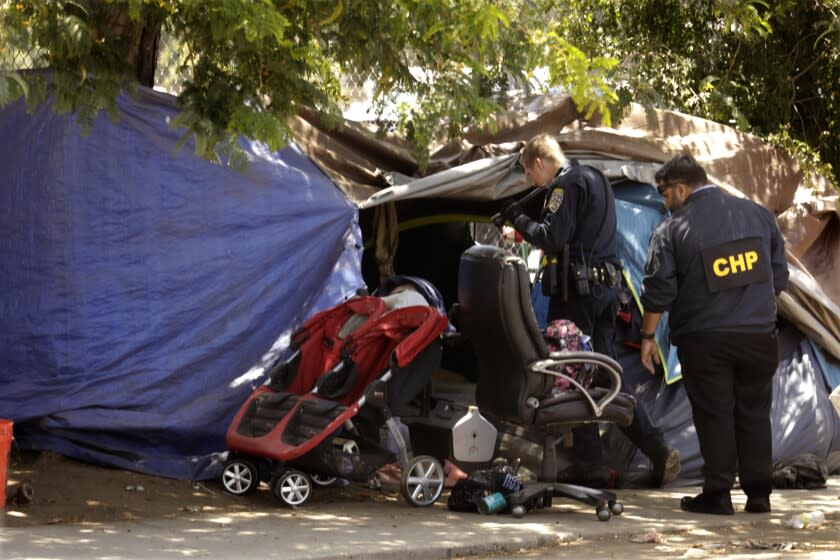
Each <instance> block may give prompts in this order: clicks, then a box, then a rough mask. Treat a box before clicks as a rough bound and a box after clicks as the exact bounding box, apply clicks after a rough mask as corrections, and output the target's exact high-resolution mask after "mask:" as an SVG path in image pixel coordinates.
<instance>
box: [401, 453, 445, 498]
mask: <svg viewBox="0 0 840 560" xmlns="http://www.w3.org/2000/svg"><path fill="white" fill-rule="evenodd" d="M443 482H444V477H443V467H441V466H440V461H438V460H437V459H435V458H434V457H429V456H428V455H420V456H418V457H415V458H414V459H412V460H410V461H409V462H408V466H407V467H405V468H404V469H403V472H402V477H401V480H400V492H402V496H403V498H405V501H406V502H408V503H409V504H411V505H413V506H415V507H428V506H430V505H432V504H433V503H435V502H436V501H437V499H438V498H439V497H440V494H441V492H443Z"/></svg>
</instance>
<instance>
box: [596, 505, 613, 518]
mask: <svg viewBox="0 0 840 560" xmlns="http://www.w3.org/2000/svg"><path fill="white" fill-rule="evenodd" d="M595 515H597V516H598V521H609V520H610V517H612V514H611V513H610V510H609V509H608V508H607V507H606V506H599V507H598V508H597V509H595Z"/></svg>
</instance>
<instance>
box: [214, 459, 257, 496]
mask: <svg viewBox="0 0 840 560" xmlns="http://www.w3.org/2000/svg"><path fill="white" fill-rule="evenodd" d="M259 485H260V479H259V474H258V473H257V467H255V466H254V464H253V463H251V462H250V461H246V460H243V459H231V460H229V461H227V462H226V463H225V468H224V469H223V470H222V486H224V488H225V490H226V491H227V492H229V493H231V494H233V495H234V496H244V495H245V494H250V493H251V492H253V491H254V490H256V489H257V487H258V486H259Z"/></svg>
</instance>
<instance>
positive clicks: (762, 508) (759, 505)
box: [744, 496, 770, 513]
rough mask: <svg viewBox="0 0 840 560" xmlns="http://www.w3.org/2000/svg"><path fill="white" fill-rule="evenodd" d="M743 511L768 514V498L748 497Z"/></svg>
mask: <svg viewBox="0 0 840 560" xmlns="http://www.w3.org/2000/svg"><path fill="white" fill-rule="evenodd" d="M744 511H746V512H747V513H770V496H758V497H752V498H750V497H748V498H747V505H746V506H744Z"/></svg>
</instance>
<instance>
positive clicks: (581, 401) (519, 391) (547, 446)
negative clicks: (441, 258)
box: [458, 245, 635, 521]
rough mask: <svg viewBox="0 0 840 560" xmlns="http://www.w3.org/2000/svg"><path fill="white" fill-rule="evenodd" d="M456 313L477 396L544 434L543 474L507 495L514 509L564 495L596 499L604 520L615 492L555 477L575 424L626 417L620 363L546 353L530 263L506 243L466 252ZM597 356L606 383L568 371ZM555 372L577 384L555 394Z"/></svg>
mask: <svg viewBox="0 0 840 560" xmlns="http://www.w3.org/2000/svg"><path fill="white" fill-rule="evenodd" d="M458 282H459V286H458V299H459V306H460V308H459V311H458V319H459V324H460V329H461V331H462V332H463V333H464V334H465V336H466V337H467V338H468V339H469V341H470V342H471V343H472V346H473V350H474V353H475V357H476V361H477V364H478V371H479V376H478V383H477V386H476V402H477V404H478V407H479V410H480V411H481V413H482V414H483V415H484V416H486V417H488V418H489V419H491V420H493V421H495V422H497V423H506V424H509V425H512V426H520V427H524V428H530V429H533V430H534V431H536V432H538V433H539V434H540V436H541V437H542V447H543V456H542V463H541V468H540V471H541V472H540V473H539V482H537V483H530V484H526V485H525V488H524V489H522V490H521V491H519V492H517V493H514V494H512V495H510V496H508V497H507V502H508V505H509V506H510V507H511V510H512V512H513V513H514V515H517V516H521V515H524V514H525V511H526V510H527V509H530V508H532V507H538V504H539V503H540V502H541V503H542V505H544V506H550V505H551V498H552V497H554V496H564V497H569V498H572V499H575V500H579V501H582V502H585V503H587V504H590V505H593V506H595V507H596V513H597V515H598V518H599V519H601V520H604V521H606V520H608V519H609V518H610V516H611V515H617V514H620V513H621V511H622V509H623V507H622V506H621V504H620V503H618V502H617V498H616V495H615V494H614V493H612V492H607V491H604V490H595V489H591V488H586V487H583V486H577V485H572V484H565V483H558V482H557V472H556V446H557V445H558V443H560V442H561V441H562V439H563V438H564V437H566V436H567V435H568V434H570V431H571V428H572V427H574V426H577V425H580V424H583V423H588V422H613V423H616V424H619V425H629V424H630V422H631V420H632V419H633V413H634V410H635V400H634V399H633V397H632V396H630V395H627V394H623V393H620V392H619V388H620V386H621V377H620V373H621V366H620V365H619V364H618V363H617V362H616V361H615V360H613V359H612V358H610V357H609V356H606V355H604V354H599V353H597V352H585V351H584V352H581V351H578V352H553V353H551V354H549V352H548V350H547V348H546V344H545V340H544V338H543V335H542V332H541V331H540V329H539V327H538V326H537V321H536V318H535V317H534V312H533V309H532V308H531V299H530V283H529V277H528V271H527V268H526V267H525V263H524V262H523V261H522V259H520V258H519V257H516V256H514V255H512V254H510V253H509V252H507V251H505V250H504V249H500V248H498V247H494V246H487V245H477V246H474V247H471V248H469V249H468V250H467V251H465V252H464V254H463V255H462V257H461V263H460V268H459V277H458ZM575 363H578V364H580V363H589V364H594V365H595V366H597V367H598V368H599V370H600V371H602V372H604V373H606V374H607V377H608V378H609V380H610V383H609V386H608V387H605V388H604V387H600V388H593V389H586V388H584V387H583V386H582V385H580V383H578V381H577V380H575V379H574V378H572V377H569V376H568V375H566V374H565V373H564V367H565V366H566V365H568V364H575ZM558 377H562V378H564V379H566V380H567V381H568V382H569V384H570V386H571V387H572V388H573V390H570V391H568V392H565V393H561V394H559V395H556V396H555V395H553V394H552V388H553V386H554V384H555V380H556V379H557V378H558Z"/></svg>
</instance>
